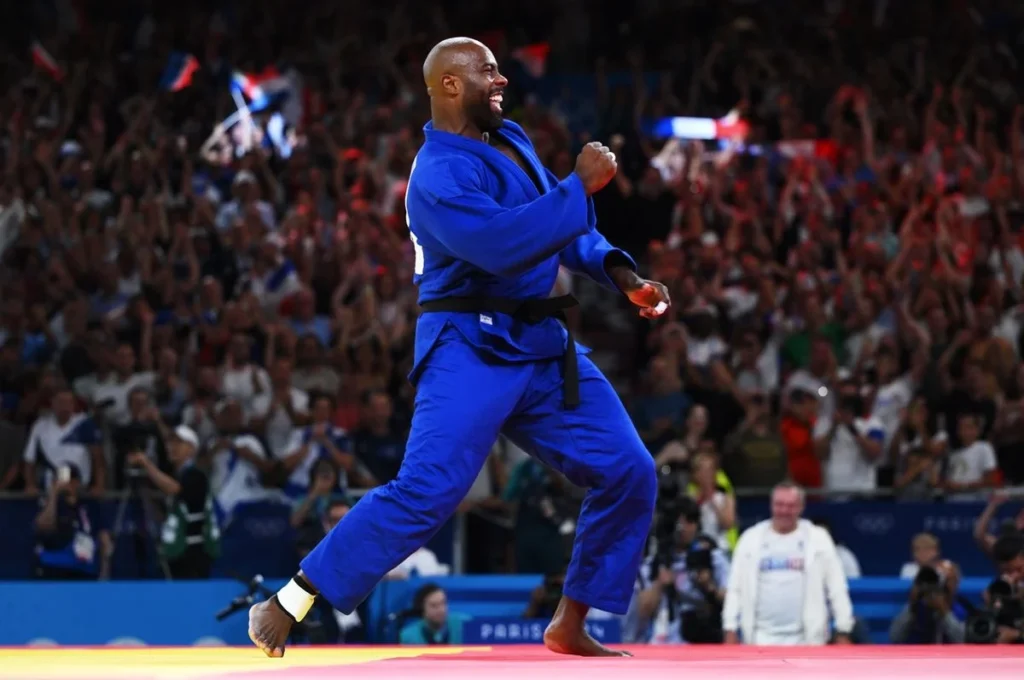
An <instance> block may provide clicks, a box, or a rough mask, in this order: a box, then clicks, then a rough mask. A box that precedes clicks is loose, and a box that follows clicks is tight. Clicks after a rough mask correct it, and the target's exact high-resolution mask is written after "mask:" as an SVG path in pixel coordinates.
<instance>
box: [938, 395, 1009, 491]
mask: <svg viewBox="0 0 1024 680" xmlns="http://www.w3.org/2000/svg"><path fill="white" fill-rule="evenodd" d="M956 427H957V434H958V435H959V438H960V444H961V446H960V448H959V449H957V450H956V451H954V452H953V454H952V455H951V456H950V457H949V467H948V469H947V470H946V480H945V482H944V484H943V486H944V488H945V490H946V492H947V493H948V494H949V495H948V496H947V498H948V499H949V500H955V501H975V500H984V499H985V498H986V497H987V495H988V494H987V491H988V490H990V489H993V488H995V486H996V479H997V469H998V466H997V464H996V452H995V449H993V448H992V445H991V444H989V443H988V442H987V441H984V440H980V439H978V437H979V436H980V435H981V419H980V418H979V417H978V416H977V415H976V414H974V413H963V414H961V415H960V417H959V419H958V420H957V424H956Z"/></svg>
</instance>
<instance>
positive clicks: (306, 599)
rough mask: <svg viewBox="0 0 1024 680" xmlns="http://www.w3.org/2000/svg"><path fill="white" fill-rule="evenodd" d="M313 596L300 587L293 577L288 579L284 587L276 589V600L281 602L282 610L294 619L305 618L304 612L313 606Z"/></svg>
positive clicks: (307, 611) (306, 612)
mask: <svg viewBox="0 0 1024 680" xmlns="http://www.w3.org/2000/svg"><path fill="white" fill-rule="evenodd" d="M314 599H315V598H314V597H313V596H312V595H310V594H309V593H307V592H306V591H305V590H303V589H302V586H300V585H299V584H298V583H296V582H295V579H292V580H291V581H288V583H286V584H285V586H284V588H281V590H279V591H277V601H278V602H280V603H281V606H282V607H284V610H285V611H286V612H288V613H289V614H291V615H292V616H293V617H295V620H296V621H301V620H302V619H304V618H306V614H308V613H309V610H310V609H311V608H312V607H313V600H314Z"/></svg>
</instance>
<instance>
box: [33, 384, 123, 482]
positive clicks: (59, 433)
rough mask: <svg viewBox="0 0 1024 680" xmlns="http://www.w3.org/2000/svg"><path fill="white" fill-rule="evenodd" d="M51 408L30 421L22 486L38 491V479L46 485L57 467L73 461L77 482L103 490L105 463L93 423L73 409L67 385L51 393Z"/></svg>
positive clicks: (73, 400) (50, 480)
mask: <svg viewBox="0 0 1024 680" xmlns="http://www.w3.org/2000/svg"><path fill="white" fill-rule="evenodd" d="M50 409H51V410H50V412H49V413H47V414H45V415H42V416H40V418H39V420H37V421H36V422H35V423H34V424H33V425H32V431H31V432H30V433H29V436H28V443H27V444H26V445H25V455H24V460H25V490H26V491H28V492H29V493H38V491H39V488H40V481H42V487H43V488H44V489H45V488H47V487H48V486H49V485H50V484H51V483H52V479H53V473H54V472H55V471H56V470H57V468H59V467H60V466H61V465H73V466H74V467H75V469H76V470H78V475H79V482H80V483H83V484H85V485H87V486H88V487H89V489H90V490H91V491H93V492H100V491H103V490H104V489H105V488H106V479H107V466H106V459H105V458H104V457H103V449H102V447H101V444H102V440H101V438H100V433H99V429H98V428H97V427H96V423H95V422H94V421H93V419H92V418H90V417H89V416H88V415H87V414H85V413H75V397H74V395H73V394H72V393H71V390H69V389H67V388H61V389H58V391H57V392H56V393H55V394H54V395H53V398H52V400H51V401H50ZM40 473H42V475H40Z"/></svg>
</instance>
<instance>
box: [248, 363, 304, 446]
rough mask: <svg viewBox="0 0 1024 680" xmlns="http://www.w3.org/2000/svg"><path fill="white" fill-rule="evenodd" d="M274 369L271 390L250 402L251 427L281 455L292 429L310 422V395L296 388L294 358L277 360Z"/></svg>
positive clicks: (289, 438) (271, 376) (272, 368)
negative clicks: (293, 383) (293, 385)
mask: <svg viewBox="0 0 1024 680" xmlns="http://www.w3.org/2000/svg"><path fill="white" fill-rule="evenodd" d="M270 370H271V373H270V390H269V391H267V392H263V393H261V394H258V395H256V396H255V397H253V399H252V402H251V403H250V410H249V426H250V429H252V431H253V432H255V433H257V434H261V435H263V439H264V440H265V441H266V442H267V446H268V447H270V452H271V454H273V455H274V457H276V458H280V457H282V456H283V455H284V454H285V451H286V450H287V448H288V444H289V442H290V441H291V436H292V431H293V430H294V429H295V428H297V427H302V426H303V425H305V424H306V423H307V422H308V421H309V395H307V394H306V393H305V392H303V391H302V390H299V389H295V388H294V387H292V384H291V383H292V362H291V361H290V360H288V359H277V360H276V361H275V362H274V365H273V366H272V367H271V369H270Z"/></svg>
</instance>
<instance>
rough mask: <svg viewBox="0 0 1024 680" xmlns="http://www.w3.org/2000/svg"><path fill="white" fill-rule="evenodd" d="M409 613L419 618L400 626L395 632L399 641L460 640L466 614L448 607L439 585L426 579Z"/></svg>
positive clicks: (452, 642)
mask: <svg viewBox="0 0 1024 680" xmlns="http://www.w3.org/2000/svg"><path fill="white" fill-rule="evenodd" d="M412 614H413V616H415V617H418V619H419V620H418V621H413V622H412V623H409V624H406V625H405V627H403V628H402V630H401V633H399V642H400V643H401V644H403V645H458V644H462V627H463V625H464V624H465V622H466V621H468V620H469V618H470V617H468V616H466V615H464V614H459V613H457V612H450V611H448V598H447V596H446V595H445V592H444V590H442V589H441V588H440V586H437V585H435V584H432V583H428V584H427V585H425V586H423V587H421V588H420V589H419V590H418V591H416V595H415V597H414V598H413V604H412Z"/></svg>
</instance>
